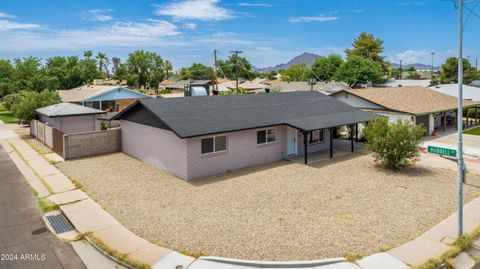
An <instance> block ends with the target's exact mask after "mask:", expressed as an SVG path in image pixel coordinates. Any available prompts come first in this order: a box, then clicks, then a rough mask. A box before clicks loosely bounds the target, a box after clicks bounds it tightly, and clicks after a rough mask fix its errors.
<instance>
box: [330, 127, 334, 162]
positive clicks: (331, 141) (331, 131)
mask: <svg viewBox="0 0 480 269" xmlns="http://www.w3.org/2000/svg"><path fill="white" fill-rule="evenodd" d="M329 130H330V158H333V128H329Z"/></svg>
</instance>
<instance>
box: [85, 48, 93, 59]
mask: <svg viewBox="0 0 480 269" xmlns="http://www.w3.org/2000/svg"><path fill="white" fill-rule="evenodd" d="M83 57H85V59H90V58H92V57H93V52H92V51H91V50H86V51H84V52H83Z"/></svg>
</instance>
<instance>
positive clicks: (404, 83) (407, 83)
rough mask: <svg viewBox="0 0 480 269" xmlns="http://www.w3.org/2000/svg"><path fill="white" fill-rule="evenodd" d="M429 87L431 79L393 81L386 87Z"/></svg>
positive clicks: (386, 84)
mask: <svg viewBox="0 0 480 269" xmlns="http://www.w3.org/2000/svg"><path fill="white" fill-rule="evenodd" d="M411 86H417V87H428V86H430V80H429V79H392V80H390V81H389V82H387V83H385V87H411Z"/></svg>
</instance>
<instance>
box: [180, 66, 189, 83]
mask: <svg viewBox="0 0 480 269" xmlns="http://www.w3.org/2000/svg"><path fill="white" fill-rule="evenodd" d="M191 78H192V74H191V73H190V69H188V68H186V67H182V68H180V71H179V72H178V74H177V79H179V80H188V79H191Z"/></svg>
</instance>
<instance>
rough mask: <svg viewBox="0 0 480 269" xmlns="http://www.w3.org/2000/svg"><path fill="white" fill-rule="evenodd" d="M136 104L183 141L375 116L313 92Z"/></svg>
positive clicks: (305, 127)
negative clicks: (274, 126)
mask: <svg viewBox="0 0 480 269" xmlns="http://www.w3.org/2000/svg"><path fill="white" fill-rule="evenodd" d="M138 104H142V105H143V106H145V107H146V108H147V109H148V110H149V111H151V112H152V113H154V114H155V115H156V116H157V117H158V118H160V119H161V120H162V121H163V122H164V123H165V124H166V125H168V127H170V128H171V129H172V130H173V131H174V132H175V133H176V134H177V135H178V136H179V137H182V138H186V137H194V136H201V135H207V134H215V133H222V132H229V131H236V130H243V129H253V128H259V127H266V126H273V125H280V124H287V125H290V126H292V127H295V128H298V129H301V130H305V131H310V130H316V129H322V128H328V127H334V126H340V125H346V124H353V123H357V122H363V121H367V120H369V119H372V118H373V117H374V116H375V115H374V114H372V113H369V112H365V111H361V110H359V109H357V108H354V107H352V106H349V105H347V104H345V103H342V102H340V101H337V100H336V99H335V98H333V97H330V96H327V95H325V94H322V93H318V92H288V93H271V94H247V95H226V96H198V97H179V98H168V99H141V100H138V101H137V105H138ZM131 107H133V106H131ZM131 107H130V108H131ZM122 114H123V113H120V114H118V115H117V116H115V117H114V119H122Z"/></svg>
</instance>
